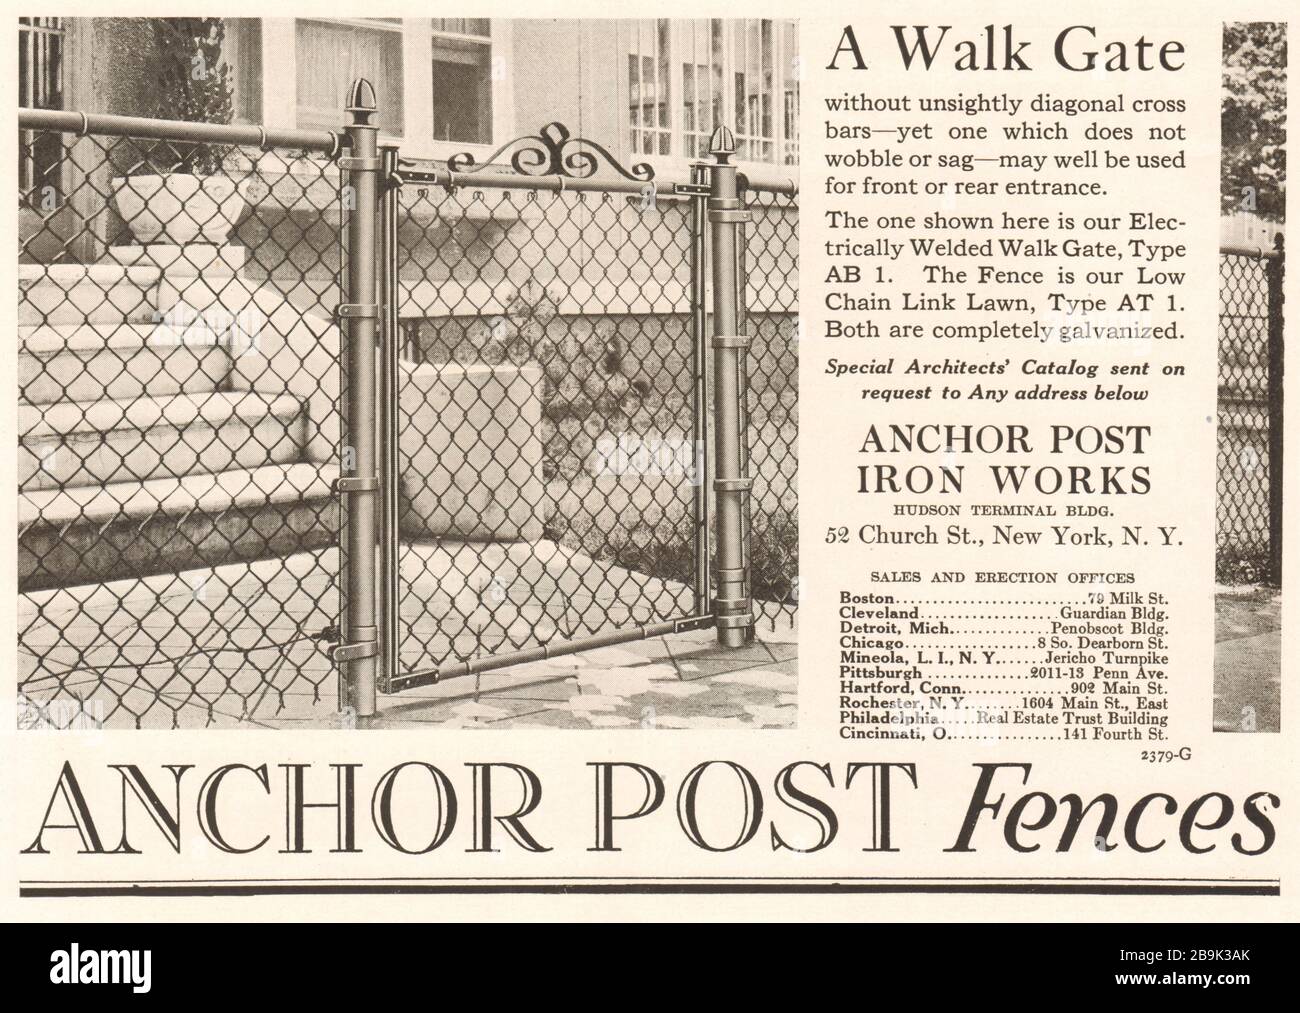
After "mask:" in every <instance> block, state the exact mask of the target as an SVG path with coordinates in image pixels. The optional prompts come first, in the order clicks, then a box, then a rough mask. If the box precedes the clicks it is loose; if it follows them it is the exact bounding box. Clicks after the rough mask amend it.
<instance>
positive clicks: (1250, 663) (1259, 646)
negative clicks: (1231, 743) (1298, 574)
mask: <svg viewBox="0 0 1300 1013" xmlns="http://www.w3.org/2000/svg"><path fill="white" fill-rule="evenodd" d="M1214 601H1215V609H1214V611H1215V623H1214V730H1215V731H1216V732H1252V731H1253V732H1276V731H1280V730H1281V727H1282V719H1281V701H1282V667H1281V666H1282V595H1281V592H1279V591H1278V590H1277V589H1275V588H1266V587H1243V588H1220V589H1219V591H1218V593H1217V594H1216V595H1215V600H1214Z"/></svg>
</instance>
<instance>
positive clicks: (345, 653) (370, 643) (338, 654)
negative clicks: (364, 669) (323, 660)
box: [330, 640, 379, 665]
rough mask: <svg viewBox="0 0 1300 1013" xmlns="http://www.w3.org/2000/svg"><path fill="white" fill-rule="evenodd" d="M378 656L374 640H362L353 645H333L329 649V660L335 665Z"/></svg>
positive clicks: (377, 645)
mask: <svg viewBox="0 0 1300 1013" xmlns="http://www.w3.org/2000/svg"><path fill="white" fill-rule="evenodd" d="M378 654H379V643H378V641H375V640H362V641H358V642H357V643H355V644H335V645H334V646H333V647H331V648H330V660H331V661H332V662H334V664H336V665H341V664H343V663H344V662H347V661H360V660H361V659H362V658H373V657H375V656H376V655H378Z"/></svg>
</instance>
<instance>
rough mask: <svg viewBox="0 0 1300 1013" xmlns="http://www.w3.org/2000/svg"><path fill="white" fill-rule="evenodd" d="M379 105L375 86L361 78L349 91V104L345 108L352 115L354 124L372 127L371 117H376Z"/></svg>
mask: <svg viewBox="0 0 1300 1013" xmlns="http://www.w3.org/2000/svg"><path fill="white" fill-rule="evenodd" d="M377 105H378V103H377V102H376V101H375V86H374V85H372V84H371V83H370V82H369V81H367V80H366V79H365V78H364V77H359V78H357V79H356V80H355V81H353V82H352V87H351V88H349V89H348V102H347V106H346V107H345V108H346V109H347V111H348V112H349V113H351V114H352V122H353V123H354V124H356V125H358V126H369V125H371V117H372V116H374V115H375V112H376V111H377Z"/></svg>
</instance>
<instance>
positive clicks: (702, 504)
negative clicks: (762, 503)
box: [691, 162, 710, 616]
mask: <svg viewBox="0 0 1300 1013" xmlns="http://www.w3.org/2000/svg"><path fill="white" fill-rule="evenodd" d="M708 171H709V170H708V166H707V165H706V164H704V163H700V162H697V163H695V164H693V165H692V166H691V185H692V186H695V187H699V188H701V189H704V188H707V186H708ZM707 200H708V198H707V197H705V196H704V195H703V194H701V193H697V194H696V195H694V196H692V197H691V363H692V365H691V369H692V372H693V374H694V375H693V377H692V380H693V381H694V382H693V383H692V385H691V405H692V412H691V414H692V416H693V423H692V426H691V440H692V443H693V444H694V446H693V447H692V451H693V453H694V455H695V469H696V470H695V488H694V489H693V490H692V492H693V493H694V496H693V502H692V514H693V519H694V523H695V537H694V546H695V615H697V616H703V615H708V614H709V551H710V549H709V489H708V486H707V485H705V482H706V481H707V478H708V475H709V473H710V469H709V451H708V447H707V443H708V439H709V389H708V373H709V351H708V345H707V344H706V333H707V331H708V308H707V307H706V306H705V305H704V299H705V291H706V288H707V279H706V278H705V274H704V272H705V270H706V268H707V266H708V265H707V263H706V248H707V247H706V244H707V243H708V236H709V232H708V208H707V207H706V202H707Z"/></svg>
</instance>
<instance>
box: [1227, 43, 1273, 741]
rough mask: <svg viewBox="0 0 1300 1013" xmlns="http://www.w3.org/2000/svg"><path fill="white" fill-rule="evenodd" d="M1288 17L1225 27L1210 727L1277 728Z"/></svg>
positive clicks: (1244, 729) (1244, 730) (1254, 730)
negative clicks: (1212, 662) (1215, 522)
mask: <svg viewBox="0 0 1300 1013" xmlns="http://www.w3.org/2000/svg"><path fill="white" fill-rule="evenodd" d="M1286 27H1287V26H1286V25H1285V24H1280V23H1277V22H1236V23H1231V24H1226V25H1224V28H1223V135H1222V144H1223V150H1222V163H1221V170H1222V177H1221V178H1222V187H1223V189H1222V196H1221V201H1222V219H1221V242H1220V247H1219V418H1218V427H1219V429H1218V433H1219V444H1218V488H1217V490H1216V491H1217V505H1218V511H1217V525H1218V537H1217V546H1216V557H1215V583H1216V588H1215V627H1214V640H1215V644H1214V729H1215V731H1221V732H1276V731H1280V730H1281V716H1282V715H1281V709H1282V703H1281V697H1282V668H1281V665H1282V519H1283V507H1282V499H1283V497H1282V474H1283V473H1282V460H1283V457H1282V445H1283V441H1282V434H1283V411H1282V407H1283V396H1282V379H1283V345H1284V336H1283V321H1284V316H1285V307H1284V299H1283V294H1282V287H1283V283H1284V280H1285V278H1286V245H1285V223H1286V122H1287V116H1286V113H1287V109H1286V75H1287V40H1286Z"/></svg>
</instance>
